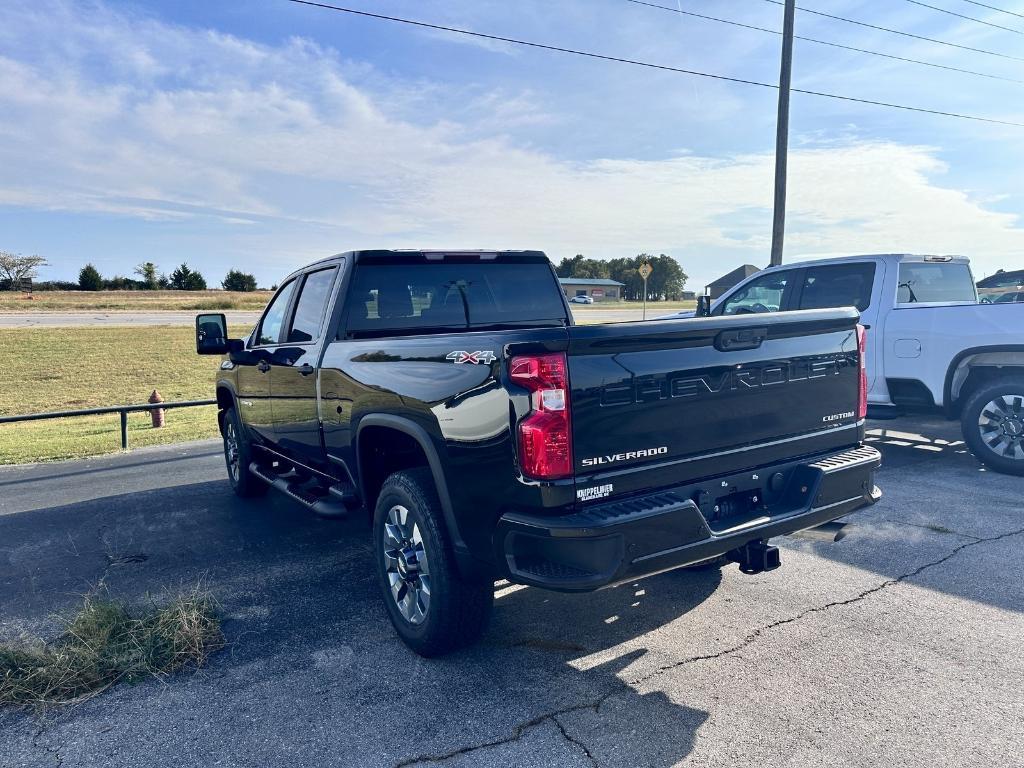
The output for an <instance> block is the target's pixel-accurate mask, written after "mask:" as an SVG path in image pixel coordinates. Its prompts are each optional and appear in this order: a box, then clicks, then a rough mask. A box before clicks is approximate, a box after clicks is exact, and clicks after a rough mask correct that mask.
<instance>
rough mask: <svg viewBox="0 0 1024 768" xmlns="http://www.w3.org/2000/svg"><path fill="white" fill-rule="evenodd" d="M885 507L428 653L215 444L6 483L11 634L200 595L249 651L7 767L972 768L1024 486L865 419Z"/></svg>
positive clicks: (979, 759)
mask: <svg viewBox="0 0 1024 768" xmlns="http://www.w3.org/2000/svg"><path fill="white" fill-rule="evenodd" d="M871 427H872V430H873V434H872V440H873V441H874V442H875V444H876V445H877V446H878V447H879V448H880V449H881V450H882V451H883V453H884V456H885V466H884V468H883V469H882V471H881V472H880V474H879V476H878V483H879V485H880V486H881V487H882V489H883V491H884V493H885V497H884V498H883V500H882V501H881V502H880V503H879V504H878V505H876V506H875V507H873V508H872V509H870V510H867V511H865V512H861V513H857V514H855V515H852V516H851V517H850V518H849V519H848V522H849V523H850V525H849V526H848V527H847V528H846V529H845V532H846V533H847V535H846V536H845V537H844V538H842V539H841V540H840V541H838V542H831V541H826V540H822V539H819V538H813V537H811V538H808V537H800V538H787V539H782V540H779V541H778V542H777V543H779V544H780V546H781V547H782V549H783V553H782V554H783V567H782V568H781V569H779V570H777V571H774V572H771V573H767V574H761V575H759V576H744V575H742V574H740V573H739V572H738V571H737V570H736V568H735V566H731V567H728V568H726V569H725V570H722V571H720V572H719V571H711V572H707V571H705V572H685V571H684V572H672V573H668V574H663V575H660V576H657V577H654V578H650V579H645V580H643V581H640V582H637V583H635V584H632V585H627V586H623V587H619V588H616V589H610V590H605V591H602V592H598V593H594V594H590V595H582V596H579V595H577V596H572V595H558V594H552V593H547V592H543V591H540V590H535V589H525V588H508V587H506V588H503V589H501V590H500V591H499V593H498V599H497V602H496V610H495V614H494V620H493V623H492V625H491V628H490V630H489V631H488V633H487V635H486V636H485V638H484V641H483V642H482V643H481V644H480V645H479V646H477V647H475V648H473V649H470V650H468V651H464V652H461V653H459V654H456V655H453V656H450V657H447V658H444V659H439V660H432V661H426V660H423V659H420V658H418V657H416V656H414V655H413V654H412V653H411V652H409V651H408V650H406V649H405V647H404V646H403V645H402V644H401V643H400V642H399V641H398V640H397V639H396V637H395V635H394V634H393V632H392V630H391V627H390V625H389V624H388V621H387V618H386V616H385V613H384V610H383V607H382V605H381V603H380V602H379V598H378V595H377V592H376V585H375V583H374V581H373V578H372V574H371V566H370V548H369V544H368V539H369V537H368V530H367V527H366V525H365V524H364V523H362V522H360V521H355V520H353V521H345V522H332V521H325V520H320V519H317V518H314V517H312V516H310V515H308V514H307V513H305V512H304V511H302V509H301V508H299V507H297V506H296V505H294V504H292V503H291V502H289V501H287V500H286V499H283V498H275V497H273V496H270V497H268V498H267V499H266V500H265V501H261V502H258V503H243V502H241V501H239V500H236V499H235V498H234V497H233V496H232V495H231V493H230V490H229V488H228V485H227V482H226V480H225V477H224V469H223V464H222V459H221V456H220V453H219V448H218V446H217V445H216V444H214V443H197V444H191V445H188V446H184V447H176V448H163V449H153V450H140V451H138V452H135V453H131V454H126V455H122V456H115V457H109V458H102V459H94V460H89V461H80V462H68V463H61V464H50V465H39V466H35V467H19V468H6V469H0V635H3V636H5V637H8V638H9V637H12V636H15V635H17V634H18V633H19V632H32V633H41V634H43V635H44V636H45V635H52V634H53V633H54V632H55V631H56V628H57V626H58V624H57V622H56V620H55V619H54V618H53V613H54V612H55V611H62V610H64V611H66V610H69V609H70V608H72V607H73V606H74V605H75V604H76V603H77V602H78V600H79V599H80V598H79V596H80V595H81V594H82V593H84V592H86V591H87V590H89V589H90V588H92V587H95V586H96V585H97V584H98V583H100V582H102V583H104V584H106V585H107V586H108V588H109V589H110V591H111V592H112V593H113V594H115V595H117V596H123V597H127V598H130V599H134V600H142V599H144V598H145V596H146V595H147V594H152V595H153V596H155V597H157V598H158V599H159V598H160V597H161V596H163V595H165V594H166V593H167V591H168V590H174V589H176V588H177V587H179V586H182V585H190V584H192V583H194V582H196V581H197V580H199V579H202V580H204V582H205V583H206V585H207V586H208V587H209V588H210V589H211V590H212V591H213V592H214V593H215V594H216V596H217V597H218V599H219V600H220V601H221V603H222V605H223V610H224V614H225V624H224V630H225V633H226V634H227V637H228V639H229V643H230V645H229V647H228V648H227V649H226V650H224V651H222V652H220V653H219V654H218V655H216V656H215V657H213V659H212V660H211V663H210V664H209V665H208V666H207V667H205V668H204V669H202V670H200V671H198V672H195V673H186V674H181V675H176V676H173V677H171V678H169V679H167V680H164V681H158V680H150V681H148V682H144V683H141V684H138V685H134V686H121V687H118V688H115V689H112V690H111V691H109V692H107V693H105V694H103V695H102V696H99V697H97V698H95V699H92V700H90V701H88V702H86V703H83V704H81V705H78V706H75V707H72V708H69V709H64V710H59V711H53V712H51V713H50V714H49V715H48V716H46V717H45V718H44V719H37V718H35V717H32V716H29V715H25V714H20V713H12V712H4V713H0V766H3V768H8V767H13V766H54V765H61V766H68V767H70V766H100V765H102V766H109V765H117V766H143V765H145V766H152V765H169V766H170V765H174V766H183V765H189V766H191V765H196V766H213V765H220V766H257V765H258V766H289V767H293V766H306V765H310V766H313V765H315V766H320V765H331V766H360V767H367V766H409V765H438V764H441V765H446V766H559V767H562V766H566V767H571V766H630V767H632V766H653V767H655V768H665V767H667V766H673V765H680V764H682V765H695V766H712V765H755V764H763V765H772V766H782V765H785V766H812V765H813V766H819V765H843V766H869V765H870V766H897V765H899V766H944V765H949V766H965V765H985V766H989V765H999V766H1008V765H1020V764H1021V753H1022V750H1024V735H1022V732H1021V723H1024V686H1022V681H1024V654H1022V653H1021V650H1022V644H1024V619H1022V612H1024V554H1022V546H1024V478H1014V477H1007V476H1003V475H998V474H993V473H990V472H986V471H983V470H982V469H981V468H980V467H979V466H978V464H977V463H976V462H975V461H974V459H973V458H972V457H971V456H970V455H968V454H966V452H965V449H964V447H963V445H962V444H961V443H960V442H959V432H958V430H957V428H956V425H955V424H950V423H946V422H943V421H939V420H913V419H899V420H896V421H889V422H872V424H871Z"/></svg>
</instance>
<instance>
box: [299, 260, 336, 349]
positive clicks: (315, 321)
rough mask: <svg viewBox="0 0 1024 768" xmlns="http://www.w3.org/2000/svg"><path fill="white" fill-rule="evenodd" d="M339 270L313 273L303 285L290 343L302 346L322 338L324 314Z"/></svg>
mask: <svg viewBox="0 0 1024 768" xmlns="http://www.w3.org/2000/svg"><path fill="white" fill-rule="evenodd" d="M337 272H338V270H337V268H336V267H334V268H332V269H321V270H320V271H318V272H311V273H310V274H309V275H308V276H307V277H306V282H304V283H303V284H302V291H301V292H300V293H299V301H298V303H297V304H296V305H295V317H294V318H293V319H292V327H291V329H290V330H289V331H288V341H289V343H294V344H302V343H303V342H307V341H315V340H316V339H318V338H320V330H321V328H322V327H323V324H324V312H325V311H326V310H327V300H328V299H329V298H330V297H331V287H332V286H333V285H334V276H335V275H336V274H337Z"/></svg>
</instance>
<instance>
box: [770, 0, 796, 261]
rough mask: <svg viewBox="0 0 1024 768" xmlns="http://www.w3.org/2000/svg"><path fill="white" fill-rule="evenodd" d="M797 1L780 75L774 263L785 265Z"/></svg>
mask: <svg viewBox="0 0 1024 768" xmlns="http://www.w3.org/2000/svg"><path fill="white" fill-rule="evenodd" d="M795 14H796V0H786V11H785V18H784V20H783V22H782V67H781V69H780V71H779V117H778V120H777V121H776V123H775V214H774V217H773V219H772V260H771V265H770V266H773V267H775V266H778V265H779V264H781V263H782V242H783V238H784V237H785V234H786V164H787V161H788V159H789V82H790V75H792V73H793V17H794V15H795Z"/></svg>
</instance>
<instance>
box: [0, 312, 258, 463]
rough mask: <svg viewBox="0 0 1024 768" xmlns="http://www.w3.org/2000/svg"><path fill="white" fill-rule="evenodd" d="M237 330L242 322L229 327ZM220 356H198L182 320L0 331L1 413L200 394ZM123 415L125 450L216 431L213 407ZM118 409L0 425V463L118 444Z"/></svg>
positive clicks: (209, 393)
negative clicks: (162, 422) (156, 425)
mask: <svg viewBox="0 0 1024 768" xmlns="http://www.w3.org/2000/svg"><path fill="white" fill-rule="evenodd" d="M231 331H232V333H234V334H235V335H242V334H243V333H245V332H246V329H244V328H232V329H231ZM219 364H220V358H219V357H216V356H210V357H200V356H199V355H197V354H196V352H195V334H194V331H193V329H192V328H189V327H167V326H139V327H96V328H33V329H26V330H21V329H0V415H2V416H10V415H15V414H24V413H37V412H45V411H60V410H72V409H78V408H92V407H100V406H108V405H126V404H135V403H144V402H146V401H147V400H148V399H149V395H150V393H151V392H152V391H153V390H154V389H157V390H159V391H160V394H161V395H162V396H163V398H164V400H167V401H171V400H205V399H208V398H212V397H213V394H214V374H215V372H216V369H217V367H218V365H219ZM166 419H167V425H166V426H165V427H163V428H162V429H153V428H152V427H151V425H150V424H151V420H150V416H149V414H147V413H138V414H131V415H129V417H128V432H129V434H128V442H129V446H130V447H139V446H143V445H155V444H158V443H171V442H179V441H183V440H195V439H199V438H204V437H215V436H216V435H217V418H216V409H215V408H214V407H212V406H211V407H202V408H183V409H175V410H170V411H166ZM120 447H121V442H120V421H119V417H118V415H117V414H116V413H114V414H109V415H103V416H84V417H77V418H73V419H55V420H50V421H37V422H27V423H19V424H0V464H14V463H24V462H32V461H46V460H53V459H67V458H77V457H82V456H93V455H96V454H101V453H111V452H115V451H118V450H120Z"/></svg>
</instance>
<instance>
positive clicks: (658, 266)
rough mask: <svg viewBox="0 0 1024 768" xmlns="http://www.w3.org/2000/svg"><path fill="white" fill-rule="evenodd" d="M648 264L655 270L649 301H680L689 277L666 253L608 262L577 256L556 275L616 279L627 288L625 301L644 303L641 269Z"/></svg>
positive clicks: (562, 264) (566, 260) (559, 267)
mask: <svg viewBox="0 0 1024 768" xmlns="http://www.w3.org/2000/svg"><path fill="white" fill-rule="evenodd" d="M644 263H648V264H650V265H651V267H653V268H654V271H653V272H651V275H650V277H648V278H647V300H648V301H678V300H679V299H681V298H682V297H683V289H684V288H685V287H686V281H687V279H688V276H687V274H686V273H685V272H684V271H683V268H682V267H681V266H679V262H678V261H676V260H675V259H673V258H672V257H671V256H666V255H665V254H663V253H662V254H660V255H658V256H652V255H651V254H649V253H640V254H637V255H636V256H633V257H631V258H619V259H608V260H601V259H588V258H587V257H585V256H584V255H583V254H582V253H577V254H576V255H575V256H573V257H572V258H568V257H566V258H563V259H562V260H561V261H560V262H559V263H558V265H557V266H556V267H555V272H556V273H557V274H558V276H559V277H579V278H590V279H603V280H616V281H618V282H620V283H622V284H623V285H624V286H625V287H624V288H623V289H622V298H624V299H626V300H627V301H640V300H641V299H643V297H644V279H643V278H642V277H640V273H639V272H638V271H637V270H639V269H640V265H641V264H644Z"/></svg>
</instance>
